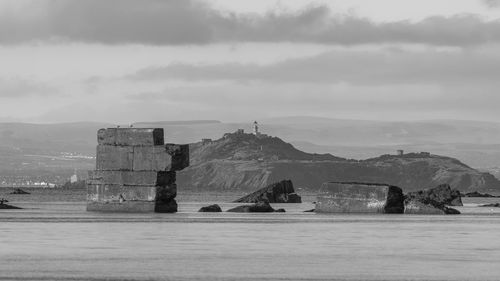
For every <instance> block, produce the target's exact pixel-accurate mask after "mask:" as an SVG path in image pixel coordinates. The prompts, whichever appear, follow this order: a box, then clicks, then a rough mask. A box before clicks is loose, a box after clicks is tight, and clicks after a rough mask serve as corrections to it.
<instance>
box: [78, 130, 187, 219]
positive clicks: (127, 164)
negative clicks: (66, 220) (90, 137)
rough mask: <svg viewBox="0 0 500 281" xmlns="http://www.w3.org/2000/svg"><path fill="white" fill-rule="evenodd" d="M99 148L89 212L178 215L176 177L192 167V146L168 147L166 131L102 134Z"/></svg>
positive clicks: (89, 186)
mask: <svg viewBox="0 0 500 281" xmlns="http://www.w3.org/2000/svg"><path fill="white" fill-rule="evenodd" d="M97 143H98V145H97V154H96V169H95V170H94V171H90V172H89V179H88V180H87V211H102V212H161V213H174V212H177V202H176V201H175V197H176V195H177V185H176V172H177V171H180V170H182V169H184V168H186V167H188V166H189V146H188V145H179V144H169V143H167V144H165V143H164V137H163V129H161V128H155V129H149V128H108V129H100V130H99V131H98V132H97Z"/></svg>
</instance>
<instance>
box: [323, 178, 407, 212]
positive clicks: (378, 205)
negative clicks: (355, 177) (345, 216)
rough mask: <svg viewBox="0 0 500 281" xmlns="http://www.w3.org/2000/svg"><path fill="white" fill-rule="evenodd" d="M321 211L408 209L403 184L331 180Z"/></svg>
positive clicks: (399, 210) (324, 195) (326, 189)
mask: <svg viewBox="0 0 500 281" xmlns="http://www.w3.org/2000/svg"><path fill="white" fill-rule="evenodd" d="M315 211H316V212H318V213H390V214H401V213H403V211H404V196H403V191H402V190H401V188H399V187H397V186H392V185H387V184H379V183H357V182H327V183H324V184H323V185H322V187H321V191H320V193H319V195H318V201H317V203H316V210H315Z"/></svg>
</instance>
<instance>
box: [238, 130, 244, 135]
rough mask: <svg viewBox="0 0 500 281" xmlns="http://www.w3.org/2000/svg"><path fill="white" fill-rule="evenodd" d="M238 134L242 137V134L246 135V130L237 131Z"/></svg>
mask: <svg viewBox="0 0 500 281" xmlns="http://www.w3.org/2000/svg"><path fill="white" fill-rule="evenodd" d="M236 133H237V134H240V135H242V134H244V133H245V130H243V129H238V130H237V131H236Z"/></svg>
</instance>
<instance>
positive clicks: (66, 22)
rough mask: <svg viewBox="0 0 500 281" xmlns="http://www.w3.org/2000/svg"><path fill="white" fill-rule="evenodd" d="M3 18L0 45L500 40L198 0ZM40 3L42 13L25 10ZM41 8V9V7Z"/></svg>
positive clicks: (321, 9) (321, 12) (50, 8)
mask: <svg viewBox="0 0 500 281" xmlns="http://www.w3.org/2000/svg"><path fill="white" fill-rule="evenodd" d="M28 3H30V5H28V6H27V7H25V9H23V10H21V11H17V12H16V11H4V13H3V14H1V17H0V44H2V43H3V44H17V43H24V42H32V41H50V40H63V41H78V42H87V43H103V44H127V43H137V44H149V45H185V44H210V43H228V42H300V43H319V44H339V45H355V44H373V43H417V44H430V45H449V46H474V45H480V44H484V43H488V42H499V41H500V21H498V20H496V21H485V20H483V19H482V18H480V17H478V16H474V15H457V16H452V17H442V16H434V17H429V18H427V19H424V20H422V21H419V22H410V21H395V22H382V23H375V22H372V21H371V20H369V19H366V18H360V17H357V16H353V15H338V14H335V13H334V12H332V11H331V10H330V9H329V8H328V7H326V6H308V7H306V8H304V9H302V10H300V11H296V12H280V13H277V12H274V11H270V12H268V13H266V14H263V15H261V14H236V13H230V12H221V11H217V10H215V9H213V8H211V7H210V6H208V5H207V4H204V3H201V2H198V1H195V0H106V1H101V0H85V1H79V0H53V1H48V0H45V1H43V0H38V1H29V2H28ZM31 6H36V7H38V9H35V10H36V11H39V12H38V13H31V14H29V15H26V14H25V12H24V11H27V10H30V9H31ZM40 6H41V7H40Z"/></svg>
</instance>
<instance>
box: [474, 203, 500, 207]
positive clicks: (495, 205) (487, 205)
mask: <svg viewBox="0 0 500 281" xmlns="http://www.w3.org/2000/svg"><path fill="white" fill-rule="evenodd" d="M478 207H496V208H500V203H491V204H484V205H479V206H478Z"/></svg>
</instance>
